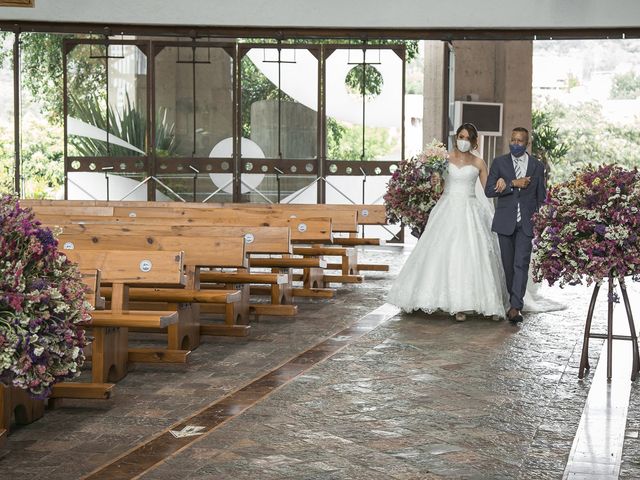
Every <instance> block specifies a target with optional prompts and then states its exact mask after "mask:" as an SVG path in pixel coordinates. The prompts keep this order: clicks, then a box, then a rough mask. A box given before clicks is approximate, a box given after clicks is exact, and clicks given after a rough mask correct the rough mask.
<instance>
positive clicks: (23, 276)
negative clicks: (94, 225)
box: [0, 196, 90, 398]
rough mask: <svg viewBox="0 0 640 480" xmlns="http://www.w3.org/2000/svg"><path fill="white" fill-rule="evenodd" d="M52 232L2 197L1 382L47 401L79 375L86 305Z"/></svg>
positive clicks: (80, 286)
mask: <svg viewBox="0 0 640 480" xmlns="http://www.w3.org/2000/svg"><path fill="white" fill-rule="evenodd" d="M57 247H58V242H57V240H56V239H55V238H54V236H53V234H52V232H51V230H49V229H48V228H44V227H42V226H40V222H38V221H36V220H35V219H34V215H33V213H32V212H31V211H30V210H27V209H23V208H21V207H20V204H19V203H18V201H17V200H16V199H15V198H13V197H11V196H3V197H1V198H0V252H2V256H1V257H0V383H2V384H4V385H10V386H14V387H18V388H22V389H26V390H28V391H29V392H30V394H31V395H32V396H34V397H35V398H46V397H47V396H48V395H49V393H50V392H51V388H52V386H53V384H54V383H56V382H59V381H61V380H63V379H65V378H72V377H74V376H77V375H78V374H79V370H78V367H80V366H81V365H82V364H83V362H84V354H83V352H82V348H83V347H84V346H85V345H86V340H85V333H84V328H83V325H85V324H86V323H87V322H88V321H89V319H90V316H89V312H90V306H89V304H88V303H87V302H85V300H84V294H85V287H84V285H83V283H82V281H81V277H80V273H79V272H78V270H77V268H76V266H75V265H74V264H72V263H70V262H69V261H68V260H67V258H66V257H65V256H64V255H63V254H62V253H61V252H59V251H58V248H57Z"/></svg>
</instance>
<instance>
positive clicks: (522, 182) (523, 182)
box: [511, 177, 531, 188]
mask: <svg viewBox="0 0 640 480" xmlns="http://www.w3.org/2000/svg"><path fill="white" fill-rule="evenodd" d="M530 183H531V177H522V178H516V179H515V180H513V181H512V182H511V185H513V186H514V187H516V188H527V187H528V186H529V184H530Z"/></svg>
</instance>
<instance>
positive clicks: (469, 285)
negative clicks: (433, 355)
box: [387, 163, 508, 317]
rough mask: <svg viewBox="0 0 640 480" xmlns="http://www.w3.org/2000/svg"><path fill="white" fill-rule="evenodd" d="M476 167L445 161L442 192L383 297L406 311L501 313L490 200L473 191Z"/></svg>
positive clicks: (503, 303) (502, 294) (502, 293)
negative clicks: (411, 249)
mask: <svg viewBox="0 0 640 480" xmlns="http://www.w3.org/2000/svg"><path fill="white" fill-rule="evenodd" d="M479 173H480V171H479V170H478V169H477V168H476V167H474V166H473V165H465V166H463V167H457V166H456V165H453V164H451V163H450V164H449V167H448V173H447V174H446V175H445V187H444V192H443V194H442V197H441V198H440V200H439V201H438V203H437V204H436V206H435V207H434V208H433V210H432V211H431V215H429V221H428V222H427V226H426V228H425V231H424V233H423V234H422V236H421V237H420V240H418V243H417V245H416V246H415V248H414V249H413V252H411V255H410V256H409V258H408V259H407V261H406V262H405V264H404V266H403V268H402V270H401V271H400V273H399V274H398V278H397V279H396V281H395V282H394V284H393V286H392V287H391V291H390V292H389V295H388V297H387V301H388V302H389V303H392V304H394V305H396V306H398V307H400V308H401V309H402V310H404V311H405V312H411V311H414V310H423V311H425V312H427V313H432V312H435V311H436V310H441V311H444V312H449V313H452V314H455V313H458V312H476V313H479V314H481V315H485V316H493V315H496V316H498V317H504V316H505V312H506V310H507V308H508V295H507V289H506V284H505V279H504V271H503V269H502V261H501V259H500V246H499V244H498V237H497V236H496V234H495V233H493V232H492V231H491V222H492V219H493V212H492V209H491V207H490V202H487V200H486V197H484V193H481V192H478V195H482V197H484V198H479V197H478V196H476V192H477V189H476V183H477V181H478V175H479Z"/></svg>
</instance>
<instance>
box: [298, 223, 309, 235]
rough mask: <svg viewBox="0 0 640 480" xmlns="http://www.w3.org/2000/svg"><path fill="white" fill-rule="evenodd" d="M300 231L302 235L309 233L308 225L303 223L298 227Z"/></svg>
mask: <svg viewBox="0 0 640 480" xmlns="http://www.w3.org/2000/svg"><path fill="white" fill-rule="evenodd" d="M298 231H299V232H300V233H304V232H306V231H307V224H306V223H301V224H300V225H298Z"/></svg>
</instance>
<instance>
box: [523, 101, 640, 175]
mask: <svg viewBox="0 0 640 480" xmlns="http://www.w3.org/2000/svg"><path fill="white" fill-rule="evenodd" d="M541 110H542V111H543V112H544V113H545V114H546V115H547V118H548V119H549V121H550V122H551V123H552V124H553V125H554V126H555V128H557V137H558V141H559V143H560V144H565V145H567V146H568V149H567V152H566V154H565V155H564V156H563V157H561V158H559V159H556V161H555V163H552V165H551V176H550V182H552V183H557V182H564V181H566V180H569V179H571V178H572V177H573V175H574V171H575V170H576V169H578V168H582V167H584V166H586V165H588V164H592V165H602V164H605V163H615V164H618V165H622V166H625V167H630V168H632V167H636V166H639V165H640V151H639V150H638V143H639V142H640V133H639V132H640V125H639V124H637V123H636V124H635V125H626V126H620V125H615V124H612V123H610V122H607V121H606V120H604V119H603V115H602V107H601V106H600V104H598V103H597V102H584V103H581V104H578V105H571V106H567V105H563V104H560V103H559V102H557V101H548V102H547V103H546V104H545V106H544V107H543V108H542V109H541ZM534 138H535V137H534ZM534 151H535V149H534Z"/></svg>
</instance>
